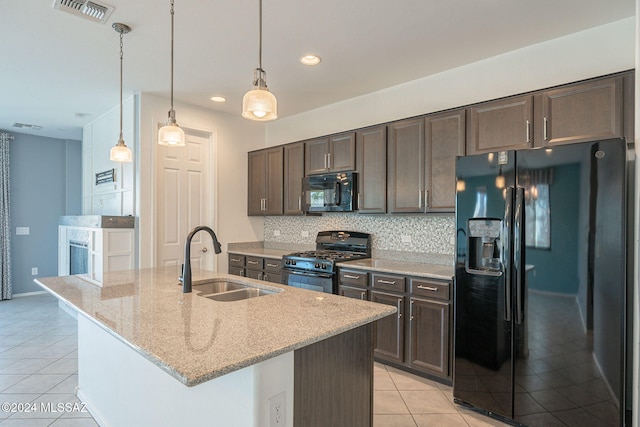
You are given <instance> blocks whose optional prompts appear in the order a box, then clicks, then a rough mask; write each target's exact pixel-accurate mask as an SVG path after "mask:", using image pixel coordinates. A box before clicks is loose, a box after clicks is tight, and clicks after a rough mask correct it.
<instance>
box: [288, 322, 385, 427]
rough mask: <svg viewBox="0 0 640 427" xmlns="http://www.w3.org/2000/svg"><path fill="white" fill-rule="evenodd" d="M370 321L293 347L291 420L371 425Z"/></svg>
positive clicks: (307, 425)
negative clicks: (305, 345) (328, 336)
mask: <svg viewBox="0 0 640 427" xmlns="http://www.w3.org/2000/svg"><path fill="white" fill-rule="evenodd" d="M372 348H373V344H372V324H367V325H364V326H361V327H359V328H357V329H353V330H351V331H347V332H344V333H342V334H340V335H336V336H334V337H332V338H328V339H326V340H324V341H320V342H318V343H315V344H312V345H310V346H307V347H303V348H301V349H299V350H296V351H295V352H294V399H293V406H294V410H293V413H294V415H293V417H294V426H304V427H327V426H349V427H371V426H372V425H373V357H372Z"/></svg>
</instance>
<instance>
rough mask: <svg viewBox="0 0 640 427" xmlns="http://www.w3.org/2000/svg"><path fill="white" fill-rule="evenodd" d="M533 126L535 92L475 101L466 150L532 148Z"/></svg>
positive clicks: (488, 150) (472, 107) (483, 151)
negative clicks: (482, 101)
mask: <svg viewBox="0 0 640 427" xmlns="http://www.w3.org/2000/svg"><path fill="white" fill-rule="evenodd" d="M532 126H533V95H525V96H515V97H511V98H506V99H501V100H498V101H489V102H484V103H482V104H478V105H473V106H471V107H469V123H468V128H467V154H469V155H472V154H480V153H489V152H492V151H502V150H519V149H523V148H530V147H532V146H533V134H532V132H533V128H532Z"/></svg>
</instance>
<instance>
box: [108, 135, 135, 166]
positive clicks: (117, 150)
mask: <svg viewBox="0 0 640 427" xmlns="http://www.w3.org/2000/svg"><path fill="white" fill-rule="evenodd" d="M132 158H133V156H132V154H131V150H129V147H127V144H125V143H124V141H123V140H122V139H121V140H120V141H118V143H117V144H116V145H115V146H114V147H112V148H111V151H110V152H109V160H112V161H114V162H125V163H129V162H131V160H132Z"/></svg>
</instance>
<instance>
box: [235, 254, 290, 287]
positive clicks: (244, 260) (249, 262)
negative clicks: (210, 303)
mask: <svg viewBox="0 0 640 427" xmlns="http://www.w3.org/2000/svg"><path fill="white" fill-rule="evenodd" d="M280 268H281V260H280V259H277V258H262V257H256V256H245V255H239V254H234V253H230V254H229V274H233V275H236V276H243V277H249V278H251V279H257V280H264V281H267V282H274V283H281V281H282V273H281V270H280Z"/></svg>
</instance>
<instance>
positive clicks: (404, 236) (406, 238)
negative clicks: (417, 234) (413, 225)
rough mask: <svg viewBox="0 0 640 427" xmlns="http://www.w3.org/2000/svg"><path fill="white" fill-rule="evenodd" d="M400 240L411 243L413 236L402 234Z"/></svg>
mask: <svg viewBox="0 0 640 427" xmlns="http://www.w3.org/2000/svg"><path fill="white" fill-rule="evenodd" d="M400 241H401V242H402V243H411V236H406V235H402V236H400Z"/></svg>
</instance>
